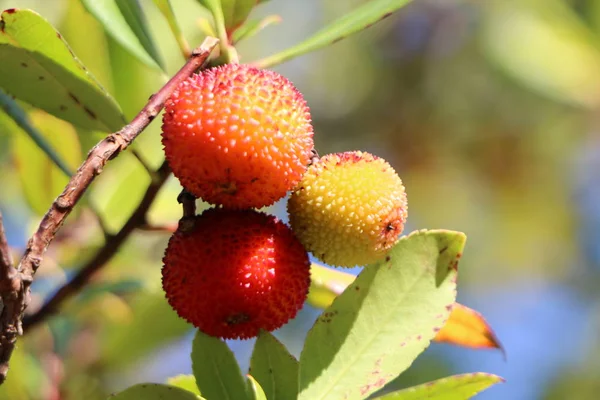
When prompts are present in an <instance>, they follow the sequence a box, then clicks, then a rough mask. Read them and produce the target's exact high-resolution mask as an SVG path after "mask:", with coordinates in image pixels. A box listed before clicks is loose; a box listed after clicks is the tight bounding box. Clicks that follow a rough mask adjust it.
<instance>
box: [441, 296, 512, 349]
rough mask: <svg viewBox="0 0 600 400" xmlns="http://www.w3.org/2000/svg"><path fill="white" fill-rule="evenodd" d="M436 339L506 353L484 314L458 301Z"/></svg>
mask: <svg viewBox="0 0 600 400" xmlns="http://www.w3.org/2000/svg"><path fill="white" fill-rule="evenodd" d="M434 340H435V341H436V342H444V343H451V344H455V345H458V346H464V347H470V348H473V349H486V348H488V349H489V348H495V349H500V350H501V351H502V352H503V353H504V348H503V347H502V344H501V343H500V341H499V340H498V338H497V337H496V334H495V333H494V331H493V330H492V328H491V327H490V325H489V324H488V323H487V321H486V320H485V319H484V318H483V316H482V315H481V314H480V313H478V312H477V311H475V310H472V309H470V308H469V307H466V306H463V305H462V304H458V303H455V304H454V306H453V307H452V312H451V313H450V317H449V318H448V321H447V322H446V325H444V327H443V328H442V329H441V330H440V331H439V332H438V333H437V335H436V336H435V338H434Z"/></svg>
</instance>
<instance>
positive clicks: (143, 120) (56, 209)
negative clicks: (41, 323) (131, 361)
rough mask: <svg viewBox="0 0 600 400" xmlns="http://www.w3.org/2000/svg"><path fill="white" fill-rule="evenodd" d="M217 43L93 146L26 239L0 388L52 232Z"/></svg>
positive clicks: (4, 329) (5, 327)
mask: <svg viewBox="0 0 600 400" xmlns="http://www.w3.org/2000/svg"><path fill="white" fill-rule="evenodd" d="M217 43H218V40H217V39H215V38H212V37H208V38H206V39H205V40H204V43H202V45H200V47H198V48H197V49H195V50H194V51H193V52H192V55H191V57H190V59H189V60H188V61H187V63H186V64H185V65H184V66H183V67H182V68H181V69H180V70H179V72H177V74H175V76H173V78H171V80H169V81H168V82H167V83H166V84H165V86H163V87H162V88H161V89H160V90H159V91H158V92H157V93H156V94H155V95H154V96H152V97H151V98H150V100H149V101H148V103H147V104H146V106H145V107H144V108H143V109H142V110H141V111H140V113H139V114H138V115H137V116H136V117H135V118H134V119H133V120H132V121H131V122H130V123H129V124H128V125H126V126H125V127H123V129H121V130H120V131H118V132H116V133H112V134H110V135H108V136H107V137H106V138H105V139H104V140H102V141H101V142H100V143H98V144H97V145H96V146H94V148H93V149H92V150H91V151H90V153H89V154H88V157H87V159H86V160H85V161H84V162H83V164H82V165H81V166H80V167H79V169H78V170H77V172H76V173H75V175H74V176H73V177H72V178H71V180H70V181H69V183H68V184H67V186H66V187H65V190H64V191H63V192H62V193H61V194H60V195H59V196H58V197H57V198H56V200H54V202H53V203H52V205H51V207H50V210H49V211H48V212H47V213H46V215H44V217H43V218H42V221H41V222H40V225H39V226H38V228H37V230H36V232H35V233H34V234H33V236H32V237H31V238H30V239H29V242H28V243H27V248H26V250H25V254H24V255H23V258H22V259H21V262H20V263H19V266H18V268H17V273H16V276H15V278H14V279H13V282H12V283H13V284H14V287H13V289H14V290H13V291H12V293H11V294H10V296H8V298H7V299H3V301H4V307H3V309H2V313H1V314H0V323H1V326H0V337H1V338H6V340H3V341H0V346H1V348H0V364H1V365H5V368H4V369H3V370H0V384H1V383H2V382H4V380H5V379H6V373H7V372H8V360H9V358H10V354H11V353H12V350H13V348H14V345H15V342H16V338H17V335H21V334H22V332H23V329H22V323H21V320H22V317H23V313H24V311H25V308H26V307H27V305H28V304H29V301H30V286H31V283H32V282H33V276H34V274H35V272H36V271H37V269H38V268H39V266H40V263H41V261H42V257H43V255H44V253H45V251H46V249H47V248H48V246H49V245H50V243H51V242H52V240H53V239H54V236H55V235H56V232H57V231H58V230H59V229H60V227H61V226H62V224H63V223H64V221H65V219H66V218H67V216H68V215H69V213H70V212H71V211H72V210H73V208H74V207H75V205H76V204H77V202H78V201H79V199H81V197H82V196H83V194H84V193H85V191H86V189H87V188H88V187H89V185H90V184H91V183H92V181H93V180H94V178H95V177H96V176H97V175H99V174H100V173H101V172H102V168H103V167H104V166H105V165H106V163H107V162H108V160H110V159H113V158H115V157H116V156H118V155H119V153H120V152H121V151H123V150H125V149H126V148H127V147H128V146H129V145H130V143H131V142H132V141H133V140H134V139H135V138H136V137H137V136H138V135H139V134H140V133H141V132H142V131H143V130H144V129H145V128H146V127H147V126H148V124H150V122H152V120H153V119H154V118H155V117H156V116H157V115H158V113H159V112H160V111H161V110H162V108H163V106H164V103H165V101H166V100H167V98H168V97H169V96H170V95H171V93H172V92H173V90H175V88H176V87H177V86H178V85H179V84H180V83H181V82H182V81H183V80H185V79H186V78H187V77H188V76H190V75H191V74H192V73H193V72H194V71H196V70H197V69H198V68H200V67H202V66H203V65H204V64H205V63H206V60H207V59H208V56H209V55H210V53H211V51H212V50H213V49H214V47H215V46H216V45H217ZM100 261H102V260H100Z"/></svg>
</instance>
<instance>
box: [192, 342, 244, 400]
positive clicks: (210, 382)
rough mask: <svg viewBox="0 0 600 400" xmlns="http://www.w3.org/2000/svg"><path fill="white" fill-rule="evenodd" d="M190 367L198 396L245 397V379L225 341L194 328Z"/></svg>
mask: <svg viewBox="0 0 600 400" xmlns="http://www.w3.org/2000/svg"><path fill="white" fill-rule="evenodd" d="M192 371H194V376H195V377H196V383H197V384H198V388H199V389H200V393H202V396H204V397H206V398H207V399H209V400H212V399H222V400H237V399H245V398H246V383H245V382H244V377H243V376H242V372H241V371H240V367H239V365H238V363H237V361H236V360H235V357H234V355H233V353H232V352H231V350H230V349H229V347H228V346H227V344H226V343H225V342H223V341H222V340H219V339H217V338H214V337H211V336H208V335H206V334H204V333H202V332H201V331H198V333H197V334H196V337H195V338H194V342H193V344H192Z"/></svg>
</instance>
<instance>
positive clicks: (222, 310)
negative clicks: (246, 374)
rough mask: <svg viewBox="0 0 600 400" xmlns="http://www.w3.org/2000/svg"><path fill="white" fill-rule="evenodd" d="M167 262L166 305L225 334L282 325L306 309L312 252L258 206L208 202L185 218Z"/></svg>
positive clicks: (249, 332)
mask: <svg viewBox="0 0 600 400" xmlns="http://www.w3.org/2000/svg"><path fill="white" fill-rule="evenodd" d="M163 262H164V267H163V269H162V275H163V279H162V282H163V289H164V290H165V292H166V296H167V299H168V301H169V304H170V305H171V306H172V307H173V309H174V310H175V311H177V313H178V314H179V316H180V317H182V318H184V319H186V320H187V321H189V322H190V323H192V324H193V325H194V326H196V327H198V328H199V329H200V330H201V331H203V332H204V333H206V334H208V335H211V336H216V337H221V338H224V339H235V338H240V339H247V338H251V337H254V336H256V335H258V333H259V331H260V329H264V330H267V331H272V330H274V329H277V328H279V327H280V326H282V325H283V324H284V323H286V322H287V321H288V320H289V319H291V318H293V317H294V316H295V315H296V313H297V312H298V310H300V308H302V305H303V304H304V301H305V300H306V296H307V294H308V287H309V285H310V262H309V260H308V254H307V253H306V250H305V249H304V247H302V245H301V244H300V242H298V240H297V239H296V237H295V236H294V234H293V232H292V231H291V230H290V229H289V228H288V227H287V226H286V225H285V224H284V223H283V222H281V221H279V220H277V219H276V218H275V217H273V216H270V215H266V214H263V213H259V212H256V211H253V210H244V211H234V210H223V209H210V210H207V211H205V212H204V213H203V214H202V215H200V216H196V217H194V218H193V219H191V220H189V219H184V220H182V222H181V223H180V226H179V229H178V230H177V232H175V233H174V234H173V236H172V237H171V240H170V241H169V246H168V247H167V250H166V253H165V256H164V258H163Z"/></svg>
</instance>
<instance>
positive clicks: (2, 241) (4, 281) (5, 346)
mask: <svg viewBox="0 0 600 400" xmlns="http://www.w3.org/2000/svg"><path fill="white" fill-rule="evenodd" d="M20 286H21V280H20V279H19V273H18V272H17V269H16V268H15V267H14V266H13V260H12V257H11V254H10V248H9V247H8V241H7V240H6V235H5V233H4V224H3V223H2V213H1V212H0V310H2V313H1V317H0V318H1V320H0V323H2V325H3V326H4V324H5V322H10V321H7V320H5V319H6V318H8V317H10V315H11V314H12V313H14V308H15V307H16V306H17V304H18V302H19V298H18V297H19V296H20V293H19V291H18V289H19V287H20ZM18 333H19V332H18V331H17V330H16V329H7V330H3V331H2V332H0V383H2V381H3V380H4V377H5V376H6V373H7V372H8V361H9V360H10V356H11V354H12V351H13V349H14V347H15V346H14V342H15V341H16V340H17V335H18Z"/></svg>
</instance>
